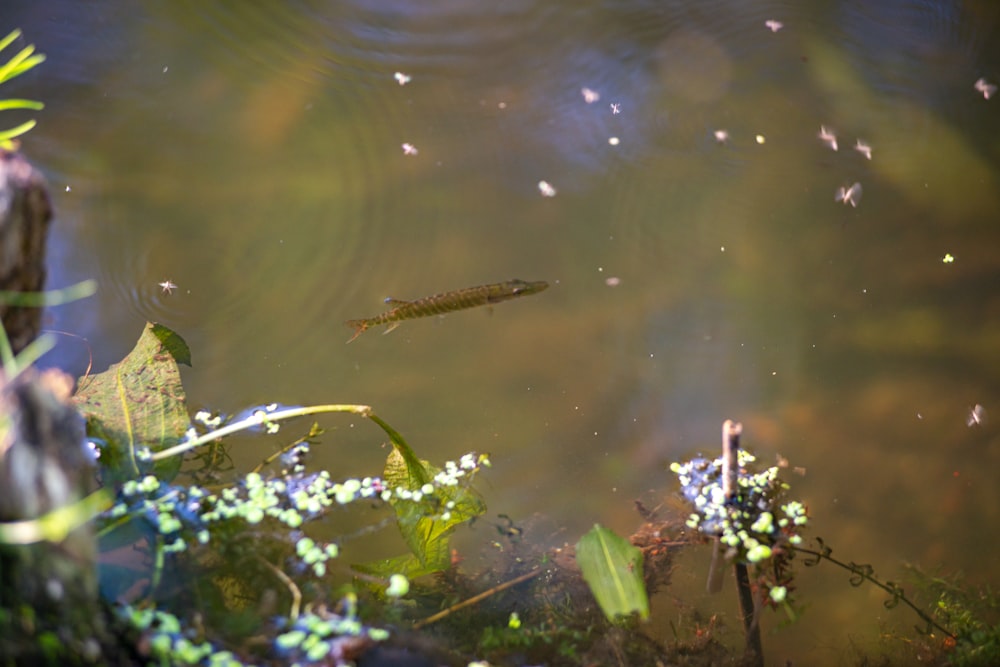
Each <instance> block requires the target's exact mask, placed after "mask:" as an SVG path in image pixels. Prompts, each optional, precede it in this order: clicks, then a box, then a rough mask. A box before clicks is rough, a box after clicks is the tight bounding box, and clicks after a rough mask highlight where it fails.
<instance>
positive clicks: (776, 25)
mask: <svg viewBox="0 0 1000 667" xmlns="http://www.w3.org/2000/svg"><path fill="white" fill-rule="evenodd" d="M764 25H766V26H767V29H768V30H770V31H771V32H778V31H779V30H781V29H782V28H784V27H785V24H784V23H782V22H781V21H775V20H774V19H768V20H766V21H764Z"/></svg>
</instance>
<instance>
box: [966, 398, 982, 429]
mask: <svg viewBox="0 0 1000 667" xmlns="http://www.w3.org/2000/svg"><path fill="white" fill-rule="evenodd" d="M985 423H986V408H984V407H983V406H981V405H979V403H976V405H975V407H973V408H971V409H970V410H969V414H968V416H967V417H966V418H965V425H966V426H968V427H969V428H972V427H973V426H982V425H983V424H985Z"/></svg>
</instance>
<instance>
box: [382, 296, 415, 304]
mask: <svg viewBox="0 0 1000 667" xmlns="http://www.w3.org/2000/svg"><path fill="white" fill-rule="evenodd" d="M385 303H391V304H394V305H397V306H402V305H404V304H407V303H410V302H409V301H403V300H402V299H393V298H392V297H391V296H387V297H385Z"/></svg>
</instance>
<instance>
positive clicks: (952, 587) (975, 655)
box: [910, 567, 1000, 667]
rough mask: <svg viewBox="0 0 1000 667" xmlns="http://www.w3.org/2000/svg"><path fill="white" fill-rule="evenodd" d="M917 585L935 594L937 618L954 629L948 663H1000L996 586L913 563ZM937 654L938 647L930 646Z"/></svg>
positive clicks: (956, 666)
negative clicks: (972, 582)
mask: <svg viewBox="0 0 1000 667" xmlns="http://www.w3.org/2000/svg"><path fill="white" fill-rule="evenodd" d="M910 573H911V578H912V579H913V580H914V582H915V584H916V586H917V587H918V588H919V589H920V590H922V591H923V592H925V593H927V594H929V595H931V596H932V597H933V598H934V600H935V601H934V608H933V615H934V618H935V619H936V620H937V621H939V622H940V623H942V624H943V625H946V626H947V627H948V628H950V629H951V630H952V632H953V633H954V635H953V636H947V637H945V641H944V647H945V649H946V651H947V658H948V664H949V665H953V666H954V667H975V666H977V665H1000V594H998V593H997V591H995V590H994V589H993V588H992V587H990V586H988V585H983V586H980V587H978V588H973V587H970V586H969V585H968V584H966V583H965V582H963V581H962V579H961V577H959V576H957V575H951V576H931V575H928V574H926V573H924V572H922V571H921V570H919V569H917V568H915V567H911V568H910ZM926 648H927V652H929V653H931V654H934V653H936V652H938V650H939V649H938V647H936V646H933V645H931V646H928V647H926Z"/></svg>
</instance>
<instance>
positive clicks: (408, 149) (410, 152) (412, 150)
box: [403, 144, 420, 155]
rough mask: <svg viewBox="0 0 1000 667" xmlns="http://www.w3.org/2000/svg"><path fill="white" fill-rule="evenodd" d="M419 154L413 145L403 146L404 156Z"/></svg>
mask: <svg viewBox="0 0 1000 667" xmlns="http://www.w3.org/2000/svg"><path fill="white" fill-rule="evenodd" d="M419 152H420V151H418V150H417V147H416V146H414V145H413V144H403V155H416V154H417V153H419Z"/></svg>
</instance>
